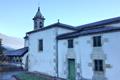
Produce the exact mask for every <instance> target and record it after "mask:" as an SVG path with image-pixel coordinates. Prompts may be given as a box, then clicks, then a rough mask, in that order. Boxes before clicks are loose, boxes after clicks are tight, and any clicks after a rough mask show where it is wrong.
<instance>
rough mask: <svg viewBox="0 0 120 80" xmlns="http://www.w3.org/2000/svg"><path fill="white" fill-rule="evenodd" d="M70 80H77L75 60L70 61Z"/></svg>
mask: <svg viewBox="0 0 120 80" xmlns="http://www.w3.org/2000/svg"><path fill="white" fill-rule="evenodd" d="M68 80H75V59H68Z"/></svg>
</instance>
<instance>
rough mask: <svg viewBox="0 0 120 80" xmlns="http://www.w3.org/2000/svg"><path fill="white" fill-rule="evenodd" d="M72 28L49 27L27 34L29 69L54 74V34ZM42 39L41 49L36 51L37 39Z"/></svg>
mask: <svg viewBox="0 0 120 80" xmlns="http://www.w3.org/2000/svg"><path fill="white" fill-rule="evenodd" d="M70 31H72V30H67V29H62V28H58V27H55V28H50V29H46V30H43V31H39V32H36V33H32V34H29V46H28V47H29V52H28V53H29V59H30V61H29V71H38V72H41V73H44V74H48V75H52V76H56V50H57V49H56V48H57V47H56V36H57V35H58V34H62V33H66V32H70ZM39 39H43V51H41V52H39V51H38V40H39Z"/></svg>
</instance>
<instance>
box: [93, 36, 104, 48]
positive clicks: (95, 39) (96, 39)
mask: <svg viewBox="0 0 120 80" xmlns="http://www.w3.org/2000/svg"><path fill="white" fill-rule="evenodd" d="M101 46H102V43H101V36H95V37H93V47H101Z"/></svg>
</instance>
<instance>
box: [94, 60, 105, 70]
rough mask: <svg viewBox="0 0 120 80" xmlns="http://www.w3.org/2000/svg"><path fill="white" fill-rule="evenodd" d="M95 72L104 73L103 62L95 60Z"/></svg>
mask: <svg viewBox="0 0 120 80" xmlns="http://www.w3.org/2000/svg"><path fill="white" fill-rule="evenodd" d="M94 70H95V71H103V60H94Z"/></svg>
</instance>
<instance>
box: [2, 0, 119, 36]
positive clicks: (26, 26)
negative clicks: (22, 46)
mask: <svg viewBox="0 0 120 80" xmlns="http://www.w3.org/2000/svg"><path fill="white" fill-rule="evenodd" d="M38 4H39V5H40V8H41V12H42V14H43V15H44V17H45V18H46V20H45V25H49V24H52V23H55V22H57V20H58V19H60V22H61V23H65V24H69V25H73V26H78V25H82V24H87V23H91V22H95V21H99V20H103V19H108V18H112V17H117V16H120V0H0V33H3V34H6V35H9V36H14V37H20V38H23V37H24V36H25V33H26V32H28V31H31V30H32V29H33V21H32V18H33V17H34V15H35V13H36V11H37V8H38Z"/></svg>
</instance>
